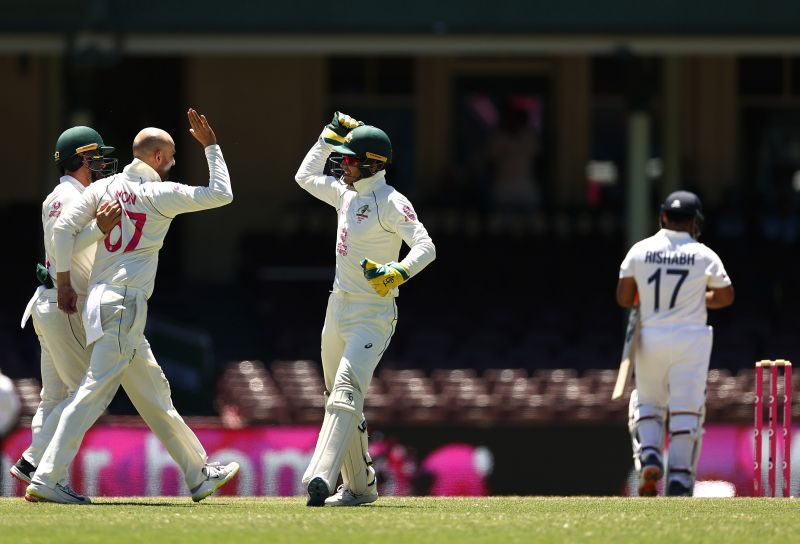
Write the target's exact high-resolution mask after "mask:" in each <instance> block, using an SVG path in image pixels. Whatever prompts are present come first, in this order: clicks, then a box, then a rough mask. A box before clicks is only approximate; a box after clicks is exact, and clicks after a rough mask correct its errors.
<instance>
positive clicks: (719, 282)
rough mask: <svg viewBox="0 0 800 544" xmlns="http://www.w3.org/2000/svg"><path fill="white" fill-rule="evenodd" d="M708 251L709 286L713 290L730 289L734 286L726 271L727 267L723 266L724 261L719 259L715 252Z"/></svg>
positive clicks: (707, 276)
mask: <svg viewBox="0 0 800 544" xmlns="http://www.w3.org/2000/svg"><path fill="white" fill-rule="evenodd" d="M706 249H707V250H708V257H709V258H708V265H707V266H706V270H705V273H706V278H708V286H709V287H710V288H712V289H719V288H722V287H728V286H729V285H731V284H732V282H731V277H730V276H728V273H727V272H726V271H725V266H724V265H723V264H722V259H720V258H719V255H717V254H716V253H715V252H714V250H712V249H710V248H708V247H707V248H706Z"/></svg>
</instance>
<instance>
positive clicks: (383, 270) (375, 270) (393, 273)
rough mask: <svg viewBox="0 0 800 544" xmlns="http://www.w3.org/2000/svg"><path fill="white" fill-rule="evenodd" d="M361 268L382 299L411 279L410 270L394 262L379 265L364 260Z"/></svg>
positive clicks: (369, 260)
mask: <svg viewBox="0 0 800 544" xmlns="http://www.w3.org/2000/svg"><path fill="white" fill-rule="evenodd" d="M361 268H362V269H363V270H364V277H365V278H367V281H368V282H369V284H370V285H371V286H372V288H373V289H375V292H376V293H378V294H379V295H380V296H382V297H385V296H386V294H387V293H388V292H389V291H390V290H392V289H394V288H395V287H400V286H401V285H403V284H404V283H405V282H407V281H408V278H410V277H411V275H410V273H409V271H408V268H406V267H405V266H404V265H402V264H400V263H396V262H394V261H392V262H389V263H386V264H378V263H376V262H375V261H373V260H371V259H363V260H362V261H361Z"/></svg>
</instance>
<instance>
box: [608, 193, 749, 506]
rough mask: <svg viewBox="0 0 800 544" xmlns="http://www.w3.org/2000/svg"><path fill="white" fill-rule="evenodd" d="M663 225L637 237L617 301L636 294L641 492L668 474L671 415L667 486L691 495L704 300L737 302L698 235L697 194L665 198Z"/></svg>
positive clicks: (698, 438)
mask: <svg viewBox="0 0 800 544" xmlns="http://www.w3.org/2000/svg"><path fill="white" fill-rule="evenodd" d="M659 219H660V224H661V227H662V228H661V230H659V231H658V232H657V233H656V234H655V235H653V236H651V237H650V238H647V239H645V240H642V241H640V242H638V243H636V244H635V245H634V246H633V247H632V248H631V249H630V251H628V254H627V256H626V257H625V259H624V260H623V262H622V265H621V267H620V272H619V282H618V284H617V302H618V303H619V305H620V306H622V307H625V308H630V307H633V306H634V305H635V301H636V298H637V293H638V298H639V304H640V315H641V336H640V346H639V349H638V353H637V356H636V362H635V365H636V367H635V374H636V390H635V391H634V392H633V394H632V395H631V402H630V410H629V413H630V418H629V427H630V431H631V437H632V439H633V447H634V460H635V464H636V468H637V470H638V471H639V475H640V485H639V495H641V496H653V495H655V494H656V493H657V490H656V484H657V482H658V480H659V479H660V478H661V477H662V475H663V461H662V450H663V448H664V424H665V421H669V434H670V442H669V455H668V456H667V458H668V466H667V482H666V494H667V495H668V496H690V495H691V494H692V491H693V489H694V482H695V471H696V467H697V461H698V459H699V457H700V447H701V445H702V437H703V423H704V419H705V401H706V381H707V376H708V364H709V359H710V357H711V344H712V329H711V327H710V326H708V325H707V324H706V318H707V312H706V309H707V308H724V307H726V306H729V305H731V304H732V303H733V298H734V294H733V286H732V285H731V279H730V277H728V275H727V273H726V272H725V267H724V266H723V264H722V261H721V260H720V258H719V257H718V256H717V254H716V253H714V251H712V250H711V249H710V248H708V247H707V246H705V245H704V244H702V243H700V242H698V241H697V239H698V238H699V236H700V231H701V229H702V222H703V213H702V205H701V203H700V199H699V198H698V197H697V195H695V194H693V193H690V192H687V191H677V192H675V193H672V194H670V195H669V196H668V197H667V199H666V200H665V201H664V203H663V204H662V205H661V212H660V218H659Z"/></svg>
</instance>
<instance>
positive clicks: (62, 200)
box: [42, 176, 103, 297]
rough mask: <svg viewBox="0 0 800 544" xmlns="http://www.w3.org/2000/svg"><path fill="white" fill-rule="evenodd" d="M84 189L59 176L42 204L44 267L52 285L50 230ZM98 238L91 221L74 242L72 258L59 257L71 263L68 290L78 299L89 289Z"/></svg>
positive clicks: (53, 265) (53, 261)
mask: <svg viewBox="0 0 800 544" xmlns="http://www.w3.org/2000/svg"><path fill="white" fill-rule="evenodd" d="M84 189H85V187H84V186H83V185H82V184H81V182H80V181H78V180H77V179H75V178H73V177H72V176H61V179H60V180H59V183H58V185H56V187H55V188H54V189H53V191H52V192H51V193H50V194H49V195H47V198H45V199H44V202H42V229H43V231H44V253H45V266H46V267H47V269H48V271H49V272H50V276H52V277H53V283H55V271H56V270H57V268H58V264H57V263H58V258H57V256H56V251H55V244H54V243H53V227H54V226H55V224H56V221H58V218H59V217H61V214H62V213H64V211H65V210H67V209H69V208H70V207H71V206H72V205H73V204H74V203H75V202H77V201H78V200H80V198H81V194H83V192H84ZM92 217H94V215H93V216H92ZM102 238H103V232H102V231H101V230H100V229H99V228H98V227H97V223H96V222H95V221H94V220H92V221H91V222H89V224H88V225H87V226H86V228H85V229H83V230H82V231H81V232H80V234H78V236H77V238H76V239H75V245H74V250H73V252H72V258H71V259H70V258H69V256H66V255H65V256H63V258H64V259H66V260H67V261H68V262H69V261H70V260H71V263H70V266H71V269H72V273H71V274H70V277H71V279H72V288H73V289H74V290H75V292H76V293H77V294H78V295H79V296H84V297H85V296H86V293H87V291H88V289H89V275H90V274H91V272H92V265H93V263H94V253H95V249H96V246H95V244H96V243H97V242H98V241H100V240H102Z"/></svg>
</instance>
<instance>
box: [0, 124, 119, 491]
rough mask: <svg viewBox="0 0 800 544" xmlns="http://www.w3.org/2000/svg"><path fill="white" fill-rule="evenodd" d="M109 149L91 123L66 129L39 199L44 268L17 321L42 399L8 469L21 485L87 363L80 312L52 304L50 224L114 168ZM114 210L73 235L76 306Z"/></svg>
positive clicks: (105, 208) (107, 208) (106, 209)
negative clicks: (55, 176)
mask: <svg viewBox="0 0 800 544" xmlns="http://www.w3.org/2000/svg"><path fill="white" fill-rule="evenodd" d="M113 151H114V148H113V147H109V146H106V145H105V143H104V142H103V139H102V137H101V136H100V134H98V133H97V131H96V130H94V129H93V128H91V127H85V126H75V127H72V128H69V129H67V130H65V131H64V132H63V133H61V135H60V136H59V137H58V140H57V141H56V150H55V153H54V155H53V158H54V161H55V164H56V166H57V167H58V168H59V169H60V170H61V172H62V173H63V175H62V176H61V178H60V180H59V183H58V185H56V187H55V188H54V189H53V191H52V192H51V193H50V194H49V195H47V197H46V198H45V199H44V201H43V202H42V229H43V232H44V250H45V266H44V267H41V266H39V267H37V275H40V278H39V279H40V281H41V282H42V285H41V286H39V288H38V289H36V292H35V293H34V294H33V297H32V298H31V300H30V302H29V303H28V306H27V307H26V308H25V312H24V314H23V316H22V322H21V326H22V327H25V324H26V322H27V321H28V318H29V317H31V316H32V317H33V326H34V329H35V331H36V335H37V337H38V339H39V345H40V347H41V375H42V391H41V401H40V402H39V406H38V407H37V410H36V413H35V414H34V417H33V419H32V421H31V435H32V442H31V446H30V447H29V448H28V449H27V450H25V452H24V453H23V454H22V456H21V457H20V459H19V461H17V463H16V464H15V465H14V466H12V467H11V469H10V472H11V475H12V476H14V477H15V478H17V479H18V480H21V481H23V482H25V483H26V484H28V483H30V481H31V475H32V474H33V472H34V471H35V470H36V465H37V464H38V462H39V460H40V459H41V456H42V454H43V453H44V449H45V448H46V447H47V444H48V443H49V442H50V438H51V437H52V433H53V431H55V423H57V421H58V417H59V415H60V413H61V410H63V408H64V406H66V404H62V403H63V402H64V401H65V400H66V398H67V397H68V396H69V394H70V393H71V392H73V391H74V390H75V389H77V387H78V384H79V383H80V381H81V380H82V379H83V376H84V375H85V374H86V369H87V368H88V366H89V355H90V352H89V350H87V349H86V346H85V342H84V341H82V339H83V337H84V333H83V330H82V329H83V325H82V323H81V321H80V316H77V315H73V316H69V315H67V314H65V313H64V312H60V311H59V310H58V307H57V306H56V289H55V287H54V279H53V276H54V275H55V266H54V264H55V248H54V246H53V226H54V225H55V223H56V221H57V220H58V218H59V217H60V215H61V213H62V212H63V211H64V210H66V209H67V208H69V207H70V206H72V204H74V202H75V201H77V200H78V199H79V198H80V196H81V194H82V193H83V190H84V189H85V188H86V187H88V186H89V185H90V184H91V183H92V182H93V181H95V180H97V179H99V178H101V177H103V176H105V175H109V174H113V173H115V172H116V165H117V159H112V158H109V157H108V156H107V155H109V154H110V153H112V152H113ZM119 214H120V207H119V204H117V203H111V204H110V205H109V203H103V204H102V205H101V206H100V209H98V211H97V221H96V222H95V221H92V222H91V223H89V225H87V226H86V228H84V229H83V230H82V231H81V232H80V234H78V236H77V237H76V239H75V253H74V254H73V255H72V266H73V269H74V270H75V275H74V276H75V282H74V284H75V291H76V292H77V293H78V296H79V303H80V304H81V307H83V302H84V301H85V298H86V291H87V288H88V281H89V273H90V272H91V269H92V261H93V260H94V250H95V245H96V244H97V242H99V241H100V240H101V239H102V237H103V236H105V234H106V232H108V231H109V230H110V229H111V228H112V227H113V226H114V225H116V224H117V223H118V222H119ZM51 413H55V416H54V420H53V422H51V425H50V426H49V427H48V429H47V430H46V431H45V432H42V430H43V426H44V423H45V421H46V420H47V419H48V417H49V416H50V414H51Z"/></svg>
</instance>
